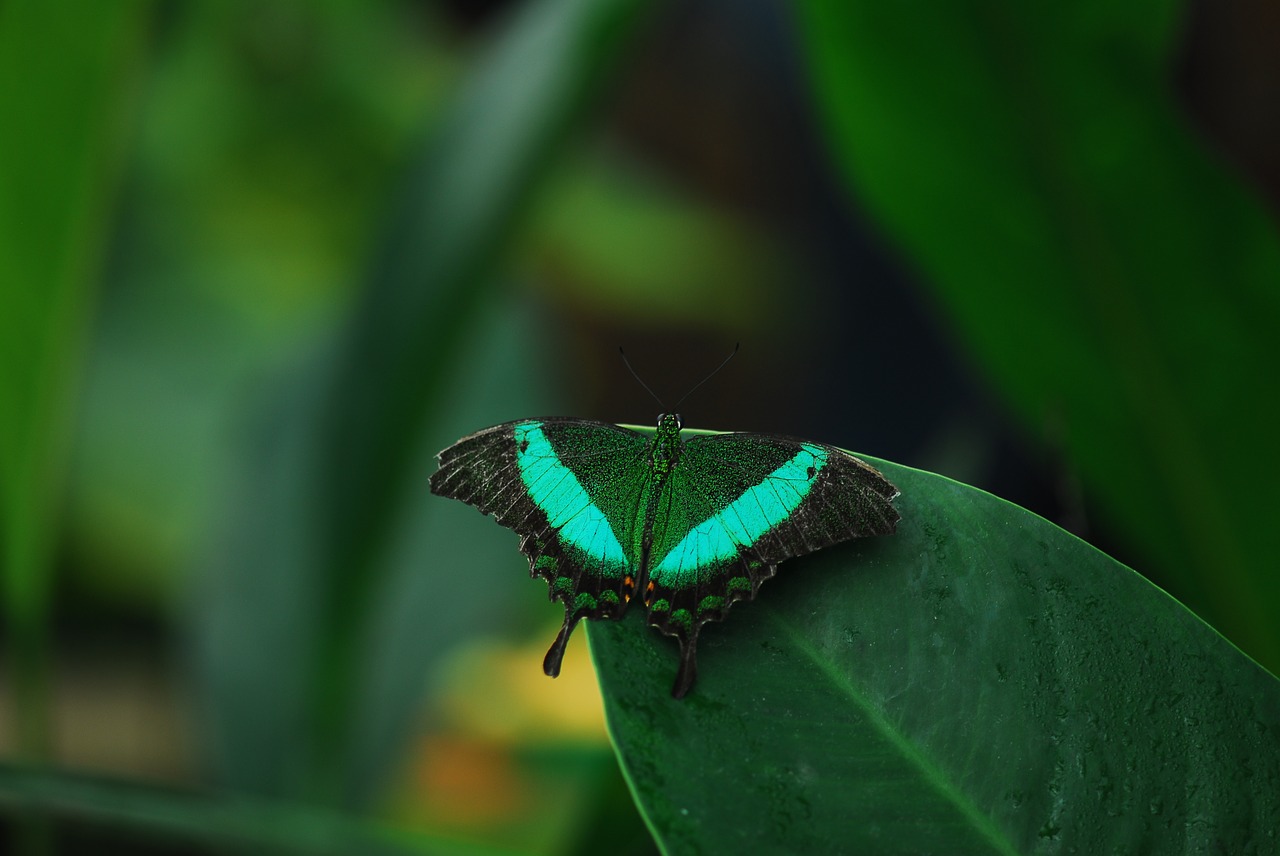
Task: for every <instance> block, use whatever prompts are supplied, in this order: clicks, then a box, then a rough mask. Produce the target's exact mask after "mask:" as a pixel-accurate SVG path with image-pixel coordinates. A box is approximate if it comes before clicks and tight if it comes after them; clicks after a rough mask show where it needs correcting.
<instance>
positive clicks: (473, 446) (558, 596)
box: [431, 419, 648, 676]
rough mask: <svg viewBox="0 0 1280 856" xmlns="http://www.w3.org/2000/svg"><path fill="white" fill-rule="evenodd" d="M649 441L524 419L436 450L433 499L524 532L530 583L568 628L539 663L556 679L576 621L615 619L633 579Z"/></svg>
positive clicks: (612, 429)
mask: <svg viewBox="0 0 1280 856" xmlns="http://www.w3.org/2000/svg"><path fill="white" fill-rule="evenodd" d="M647 446H648V440H647V439H646V438H645V437H644V436H642V435H640V434H637V433H636V432H634V431H630V430H627V429H624V428H619V427H618V426H616V425H610V424H606V423H602V422H589V421H585V420H572V419H525V420H520V421H518V422H509V423H506V424H503V425H498V426H495V427H493V428H489V429H486V430H484V431H480V432H478V433H476V434H472V435H471V436H469V437H465V438H463V439H462V440H459V441H458V442H457V443H455V444H454V445H453V446H450V447H449V448H448V449H446V450H445V451H443V452H441V453H440V469H439V470H438V471H437V472H436V473H435V474H434V475H433V476H432V478H431V490H432V492H433V493H436V494H440V495H443V496H448V497H452V498H454V499H459V500H462V501H463V502H466V503H469V504H470V505H474V506H475V507H476V508H478V509H479V510H480V511H482V512H484V513H485V514H491V515H493V516H494V518H495V519H496V520H497V521H498V523H500V524H501V525H503V526H506V527H508V528H510V529H513V530H515V531H516V532H517V533H519V534H520V535H521V539H520V550H521V552H523V553H524V554H525V556H526V557H528V559H529V569H530V573H531V574H532V575H533V576H540V577H542V578H543V579H544V580H546V581H547V585H548V586H549V588H550V591H549V594H550V597H551V598H552V599H553V600H559V601H561V602H562V603H564V605H565V621H564V625H563V626H562V627H561V630H560V633H559V635H557V637H556V640H555V642H554V643H553V644H552V646H551V649H550V650H549V651H548V652H547V657H546V660H545V661H544V663H543V668H544V671H546V673H547V674H549V675H553V676H554V675H556V674H558V673H559V671H560V660H561V658H562V657H563V655H564V648H565V644H566V643H567V642H568V638H569V634H570V633H571V632H572V631H573V628H574V627H575V626H576V624H577V623H578V621H579V620H581V619H582V618H617V617H620V616H621V615H622V613H623V612H624V611H625V610H626V607H627V603H628V601H629V600H630V598H631V595H632V593H633V590H634V588H635V581H636V578H637V570H638V569H637V564H638V553H637V549H636V545H637V544H638V540H639V538H638V533H636V531H635V529H636V526H637V520H638V517H639V515H638V513H637V508H638V506H639V503H640V501H641V496H642V494H643V493H644V491H645V489H646V486H647V477H648V470H647V468H646V467H645V463H644V462H645V450H646V448H647Z"/></svg>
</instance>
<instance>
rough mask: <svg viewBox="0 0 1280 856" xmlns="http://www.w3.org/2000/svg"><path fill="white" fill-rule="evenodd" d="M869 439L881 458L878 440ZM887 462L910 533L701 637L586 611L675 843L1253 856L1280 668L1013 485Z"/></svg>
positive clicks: (780, 591)
mask: <svg viewBox="0 0 1280 856" xmlns="http://www.w3.org/2000/svg"><path fill="white" fill-rule="evenodd" d="M871 460H873V459H871ZM873 462H874V463H875V464H876V465H877V466H878V467H880V468H881V469H882V471H883V472H884V474H885V475H886V476H888V477H889V479H890V480H892V481H893V482H894V483H895V484H897V485H898V487H899V488H900V489H901V491H902V496H901V497H900V498H899V500H898V507H899V509H900V510H901V512H902V518H903V519H902V522H901V524H900V525H899V529H898V532H897V534H896V535H893V536H890V537H886V538H876V539H868V540H863V541H855V542H851V543H849V544H846V545H842V546H839V547H835V548H832V549H829V550H825V551H823V552H821V553H818V554H816V555H814V556H812V557H809V558H805V559H797V560H793V561H791V562H787V563H785V564H783V565H782V566H781V567H780V569H779V572H778V576H777V578H775V579H774V580H772V581H770V582H768V583H766V584H765V586H764V587H763V589H762V590H761V592H760V595H759V597H758V599H757V600H756V601H755V602H753V603H748V604H739V605H738V606H736V607H734V609H733V612H732V614H731V615H730V616H729V618H728V620H727V621H726V622H725V623H724V624H723V625H720V626H717V625H708V627H707V628H706V629H705V630H704V632H703V635H702V637H701V639H700V641H699V678H698V684H697V685H696V686H695V687H694V689H693V691H692V692H691V693H690V694H689V696H688V697H687V698H685V699H684V700H683V701H674V700H673V699H671V697H670V696H669V695H668V691H669V688H670V683H671V678H672V675H674V674H675V670H676V665H677V651H676V644H675V642H674V641H672V640H669V639H664V638H660V637H658V636H657V635H656V633H655V632H654V631H652V630H649V629H648V628H646V627H644V626H643V623H642V622H641V621H639V620H638V619H637V618H636V616H628V619H629V620H627V621H624V622H617V623H613V622H603V623H602V622H591V623H590V624H589V629H588V634H589V638H590V641H591V650H592V654H593V656H594V658H595V662H596V665H597V669H598V671H599V675H600V681H601V685H602V687H603V690H604V695H605V707H606V713H607V716H608V722H609V729H610V732H611V733H612V735H613V737H614V741H615V744H616V746H617V750H618V755H619V758H620V759H621V762H622V766H623V769H624V771H625V773H626V775H627V777H628V779H629V781H630V782H631V785H632V790H633V792H634V794H635V796H636V799H637V801H638V803H639V804H640V806H641V809H642V811H643V812H644V814H645V816H646V818H647V820H648V821H649V824H650V826H651V828H652V829H653V831H654V834H655V836H656V837H657V838H658V840H659V841H660V842H661V844H662V846H663V847H664V849H665V850H666V852H668V853H697V852H712V851H718V852H752V853H830V852H842V853H877V854H892V853H903V854H914V853H948V854H959V853H1005V854H1012V853H1032V852H1049V851H1051V852H1062V853H1069V852H1074V853H1206V852H1224V853H1250V852H1263V851H1265V850H1266V849H1267V848H1269V847H1271V846H1273V845H1274V840H1273V835H1274V830H1275V829H1276V828H1277V825H1280V682H1277V681H1276V679H1275V678H1273V677H1272V676H1271V675H1269V674H1268V673H1267V672H1266V671H1264V670H1263V669H1262V668H1261V667H1259V666H1258V665H1257V664H1256V663H1254V662H1253V661H1251V660H1250V659H1249V658H1248V657H1246V656H1244V655H1243V654H1241V653H1240V651H1239V650H1237V649H1236V648H1235V647H1234V646H1232V645H1231V643H1229V642H1227V641H1226V640H1225V639H1223V638H1222V637H1221V636H1220V635H1218V634H1217V633H1216V632H1215V631H1214V630H1213V629H1212V628H1210V627H1209V626H1208V625H1206V624H1205V623H1204V622H1202V621H1201V620H1200V619H1198V618H1197V617H1196V616H1194V615H1193V614H1191V613H1190V612H1188V611H1187V610H1186V609H1185V608H1184V607H1183V606H1181V605H1180V604H1178V603H1177V602H1176V601H1174V600H1173V599H1172V598H1170V597H1169V596H1168V595H1166V594H1165V593H1164V592H1162V591H1160V590H1159V589H1157V588H1156V587H1155V586H1152V585H1151V584H1150V583H1148V582H1147V581H1145V580H1144V579H1143V578H1142V577H1140V576H1138V575H1137V574H1136V573H1134V572H1133V571H1131V570H1130V569H1128V568H1126V567H1124V566H1123V565H1120V564H1119V563H1117V562H1116V561H1114V560H1113V559H1111V558H1109V557H1107V556H1106V555H1104V554H1102V553H1100V552H1099V551H1098V550H1096V549H1094V548H1093V547H1091V546H1089V545H1088V544H1085V543H1084V542H1082V541H1080V540H1078V539H1077V538H1075V537H1074V536H1072V535H1070V534H1068V533H1066V532H1064V531H1063V530H1061V529H1059V528H1057V527H1056V526H1053V525H1052V524H1050V523H1048V522H1047V521H1045V520H1043V519H1041V518H1039V517H1036V516H1035V515H1033V514H1031V513H1030V512H1027V511H1024V510H1023V509H1020V508H1018V507H1016V506H1013V505H1011V504H1009V503H1007V502H1004V501H1003V500H1000V499H997V498H996V497H993V496H991V495H990V494H987V493H984V492H982V491H980V490H977V489H975V488H971V487H967V486H965V485H962V484H959V483H956V482H953V481H950V480H948V479H946V478H943V477H941V476H936V475H932V474H929V473H924V472H920V471H918V470H912V469H908V468H906V467H901V466H897V465H893V464H890V463H887V462H881V461H874V460H873Z"/></svg>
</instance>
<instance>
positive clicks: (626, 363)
mask: <svg viewBox="0 0 1280 856" xmlns="http://www.w3.org/2000/svg"><path fill="white" fill-rule="evenodd" d="M618 353H619V354H622V364H623V365H624V366H626V367H627V371H629V372H631V376H632V377H633V378H635V379H636V383H638V384H640V385H641V386H643V387H644V391H645V392H647V393H649V394H650V395H652V396H653V400H654V401H656V402H658V406H659V407H661V408H662V409H663V410H664V411H665V410H666V409H667V406H666V405H665V404H663V403H662V399H661V398H658V395H657V393H655V392H654V391H653V390H651V389H649V384H647V383H645V382H644V380H643V379H642V378H641V377H640V375H639V374H637V373H636V370H635V369H634V368H632V367H631V360H629V359H627V352H626V351H624V350H622V346H621V345H619V346H618Z"/></svg>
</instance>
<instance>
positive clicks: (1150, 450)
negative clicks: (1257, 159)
mask: <svg viewBox="0 0 1280 856" xmlns="http://www.w3.org/2000/svg"><path fill="white" fill-rule="evenodd" d="M800 8H801V9H802V10H803V13H804V14H803V16H802V17H803V20H804V24H805V26H804V32H805V37H806V44H807V46H808V51H807V52H806V55H807V56H808V57H809V58H810V60H811V68H812V73H813V83H814V88H815V92H816V95H817V100H818V104H819V106H820V107H821V108H822V112H823V117H824V119H825V120H826V123H827V127H828V128H829V129H830V137H831V142H832V151H833V154H834V155H835V156H836V158H837V160H838V162H839V163H840V165H841V166H842V167H843V168H844V169H845V171H846V174H847V175H848V177H849V179H850V181H851V183H852V185H853V186H854V187H855V188H856V192H857V194H858V196H859V198H860V199H861V200H863V202H864V203H865V204H866V205H867V206H868V207H869V208H870V209H871V210H872V211H873V212H874V214H875V216H876V217H877V219H878V220H879V221H880V222H881V223H882V224H883V225H884V227H885V229H886V230H887V231H888V232H889V234H890V235H891V236H892V237H893V238H894V240H895V241H896V242H897V243H898V244H899V246H900V247H901V248H902V250H903V252H905V253H906V254H908V255H909V256H910V258H911V259H912V260H913V262H914V263H915V265H916V266H918V268H919V269H920V271H921V273H922V274H923V277H924V279H925V280H926V281H927V282H929V283H930V284H931V285H932V286H933V288H934V290H935V293H936V294H937V295H938V298H939V301H940V303H941V304H942V306H943V308H944V309H945V310H946V311H947V313H948V315H949V317H950V318H952V319H953V320H954V323H955V330H956V333H957V335H959V336H962V337H963V339H964V341H965V343H966V345H967V347H968V349H969V351H970V352H971V353H972V354H973V355H974V357H975V359H977V360H978V361H979V362H980V364H981V366H982V368H983V371H984V372H985V373H986V375H987V376H989V377H990V378H991V380H992V382H993V383H994V384H996V385H997V387H998V388H999V389H1000V391H1001V393H1002V394H1003V395H1004V397H1005V398H1006V400H1007V401H1008V402H1009V405H1010V407H1011V408H1013V409H1014V410H1015V411H1016V412H1017V414H1018V415H1019V417H1020V418H1021V419H1022V421H1023V423H1024V425H1026V426H1028V430H1029V431H1031V432H1032V433H1039V434H1041V435H1042V436H1043V437H1044V438H1045V439H1046V440H1047V441H1048V442H1050V443H1053V444H1055V445H1057V446H1059V447H1060V449H1061V451H1062V453H1063V454H1064V455H1065V456H1066V457H1067V458H1068V459H1069V460H1070V461H1071V462H1072V466H1073V468H1077V469H1078V474H1079V478H1080V480H1081V481H1082V483H1083V486H1084V489H1085V491H1086V492H1087V493H1088V495H1089V496H1090V497H1091V498H1095V499H1096V501H1097V502H1098V504H1099V506H1100V508H1101V509H1103V511H1104V513H1105V514H1106V515H1107V518H1108V519H1109V520H1110V521H1112V523H1111V526H1110V527H1108V528H1114V531H1115V532H1116V533H1117V537H1118V538H1120V539H1122V540H1123V541H1124V542H1126V544H1125V546H1126V548H1127V549H1130V550H1135V551H1138V552H1137V555H1140V556H1143V557H1149V562H1143V563H1141V566H1142V567H1143V568H1144V569H1145V570H1146V571H1147V572H1148V573H1151V574H1155V575H1157V578H1158V579H1159V580H1161V581H1162V582H1164V583H1165V584H1166V585H1168V586H1169V587H1170V589H1171V590H1172V591H1173V592H1174V593H1175V594H1176V595H1177V596H1179V597H1180V598H1182V599H1184V600H1185V601H1186V602H1187V603H1189V604H1191V605H1192V607H1193V608H1195V609H1197V610H1199V611H1200V612H1201V613H1202V614H1203V615H1205V616H1206V617H1207V618H1208V619H1209V620H1210V621H1213V622H1214V623H1215V624H1217V625H1218V626H1219V627H1221V628H1222V630H1223V631H1224V632H1225V633H1227V635H1228V636H1230V637H1231V638H1232V639H1235V640H1236V641H1237V642H1238V643H1239V644H1241V645H1242V646H1243V647H1244V648H1245V649H1246V650H1248V651H1249V652H1251V653H1252V654H1253V655H1254V656H1256V657H1257V658H1258V659H1259V660H1261V661H1262V662H1263V663H1265V664H1267V665H1268V666H1269V667H1270V668H1272V669H1273V670H1274V669H1278V668H1280V622H1277V621H1276V614H1275V613H1276V605H1277V604H1278V603H1280V577H1278V576H1277V575H1276V574H1275V573H1274V572H1273V571H1272V562H1271V557H1273V556H1275V555H1276V554H1277V552H1280V528H1278V527H1276V526H1275V525H1274V521H1275V519H1276V514H1277V512H1278V511H1280V503H1277V501H1276V499H1275V498H1274V497H1260V498H1259V501H1257V502H1252V501H1249V500H1248V499H1247V497H1250V496H1255V495H1257V493H1258V491H1257V482H1256V479H1257V474H1258V473H1259V472H1264V473H1275V472H1280V446H1277V444H1276V443H1274V442H1273V441H1272V440H1271V438H1273V437H1275V436H1276V435H1277V434H1280V399H1277V397H1276V396H1273V395H1266V394H1264V393H1262V390H1263V389H1265V388H1266V385H1267V380H1266V379H1265V378H1266V374H1267V372H1268V371H1269V368H1270V367H1274V366H1277V365H1280V339H1278V338H1277V337H1276V336H1275V334H1274V331H1275V330H1277V329H1280V287H1277V286H1278V284H1280V241H1277V238H1276V234H1275V224H1274V221H1272V220H1271V219H1270V218H1269V217H1268V216H1267V214H1266V212H1265V210H1264V208H1263V205H1262V204H1261V201H1260V200H1259V199H1258V197H1257V195H1256V194H1254V193H1250V192H1248V191H1246V190H1245V189H1244V188H1243V187H1242V186H1241V184H1240V183H1239V181H1238V180H1237V179H1236V178H1234V177H1233V176H1232V175H1231V174H1230V172H1229V171H1228V170H1227V169H1225V168H1224V167H1223V166H1222V165H1221V164H1219V163H1216V162H1215V161H1214V159H1213V157H1212V156H1211V155H1210V153H1209V151H1208V150H1207V148H1206V146H1205V145H1204V143H1203V142H1201V141H1200V140H1197V139H1196V136H1195V134H1194V133H1193V131H1192V128H1191V126H1190V123H1189V122H1188V120H1187V118H1186V117H1185V116H1184V115H1182V114H1181V111H1180V110H1179V108H1178V105H1177V104H1176V102H1175V100H1174V98H1173V93H1172V92H1171V91H1170V88H1169V86H1168V70H1169V67H1170V64H1171V56H1172V54H1173V52H1174V39H1173V37H1174V36H1175V35H1176V34H1177V32H1178V30H1177V27H1176V24H1177V23H1178V20H1179V17H1180V15H1181V14H1182V8H1183V4H1181V3H1173V2H1167V0H1153V2H1146V3H1137V4H1132V3H1131V4H1123V5H1114V4H1105V3H1077V4H1068V5H1059V6H1052V7H1048V6H1046V7H1039V6H1036V7H1031V6H1024V5H1023V4H1020V3H996V4H991V3H986V2H963V0H957V2H952V3H947V4H944V5H943V6H941V7H937V8H932V9H931V10H930V13H929V14H928V15H927V16H922V15H920V14H919V10H918V9H916V8H915V7H913V6H911V5H909V4H908V5H884V4H878V3H861V2H854V3H846V2H834V0H831V1H830V2H829V0H804V2H802V3H801V4H800ZM1120 533H1123V534H1120Z"/></svg>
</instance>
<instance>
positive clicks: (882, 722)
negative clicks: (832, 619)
mask: <svg viewBox="0 0 1280 856" xmlns="http://www.w3.org/2000/svg"><path fill="white" fill-rule="evenodd" d="M762 611H763V612H764V614H765V615H767V616H768V618H769V620H770V621H771V622H772V623H773V624H774V625H775V626H776V627H777V628H778V629H779V630H781V631H782V632H783V633H785V634H786V635H787V638H788V639H789V640H790V642H791V644H792V646H793V647H794V649H795V650H796V651H798V652H801V653H802V654H803V655H804V656H806V657H808V658H809V659H810V660H811V661H812V662H813V663H814V665H815V666H817V667H818V669H819V671H821V672H822V674H824V675H825V676H826V677H827V678H828V679H829V680H830V681H831V683H832V685H833V686H834V687H835V688H836V689H837V690H838V691H839V692H840V694H842V695H843V696H845V697H846V698H847V699H848V700H849V701H850V702H852V703H853V704H854V705H856V706H857V707H858V709H859V710H860V711H861V712H862V714H863V715H864V716H865V717H866V720H867V722H868V723H869V724H870V725H871V727H872V728H873V729H874V730H875V731H877V732H878V733H879V734H880V735H881V736H882V737H884V738H885V739H886V740H888V741H889V743H890V744H891V745H892V746H893V747H894V748H895V749H897V750H898V752H899V753H900V755H901V756H902V757H903V759H904V760H906V761H907V762H908V763H910V764H912V765H913V766H914V767H915V768H916V769H917V770H919V771H920V774H921V776H922V777H923V779H924V780H925V781H926V782H928V784H929V785H930V786H931V787H932V788H933V789H934V790H935V791H937V792H938V793H939V794H941V795H942V796H943V798H944V799H946V800H947V801H948V802H950V803H951V804H952V805H954V806H955V807H956V809H957V810H959V812H960V814H961V815H962V816H963V817H964V818H965V819H966V820H968V821H969V822H970V823H971V825H972V826H973V827H974V828H975V829H977V830H978V831H979V832H980V833H981V834H982V836H983V837H984V838H985V839H986V840H987V841H988V842H989V843H990V844H991V845H992V847H994V848H995V849H996V851H997V852H999V853H1003V854H1008V856H1020V851H1018V850H1017V849H1016V848H1015V847H1014V846H1013V843H1012V842H1011V841H1010V840H1009V838H1008V836H1007V835H1006V834H1005V833H1004V830H1002V829H1000V828H999V827H998V826H996V825H995V824H994V823H992V822H991V819H990V818H989V817H987V815H985V814H984V813H983V812H982V811H981V810H980V809H979V808H978V807H977V806H976V805H975V804H974V803H973V801H972V800H970V799H969V798H968V796H966V795H965V794H964V792H963V791H961V790H959V789H958V788H956V787H955V785H954V784H953V782H952V781H951V779H950V778H948V777H947V776H946V775H945V774H944V773H943V771H942V770H941V769H939V768H938V767H937V766H935V765H934V764H933V763H931V762H930V761H929V759H928V758H926V757H925V756H924V755H923V754H921V753H920V752H919V751H918V750H917V749H916V747H915V745H914V744H912V743H911V741H910V740H908V739H907V737H906V735H904V734H903V733H902V732H901V731H899V730H898V729H896V728H894V727H893V725H892V724H891V723H890V722H889V721H888V720H887V719H886V718H885V717H884V715H883V714H882V713H881V712H880V711H879V710H878V709H877V708H876V707H875V706H874V705H872V704H871V703H870V701H868V699H867V698H866V696H865V694H863V693H862V692H861V691H860V690H859V688H858V687H856V686H855V685H854V683H853V681H851V680H850V679H849V676H848V675H846V674H845V673H843V672H841V671H839V670H838V669H836V668H835V667H834V666H833V664H832V661H831V659H830V658H829V657H824V656H822V653H821V652H820V651H819V650H818V649H817V648H815V647H814V646H813V645H811V644H810V643H809V642H808V640H807V639H806V638H805V637H804V635H803V634H802V633H800V632H798V630H797V629H796V627H795V625H793V624H792V623H791V622H788V621H786V620H785V619H784V618H783V617H782V616H781V615H780V614H779V613H778V611H777V610H775V609H772V608H770V609H765V610H762Z"/></svg>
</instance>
